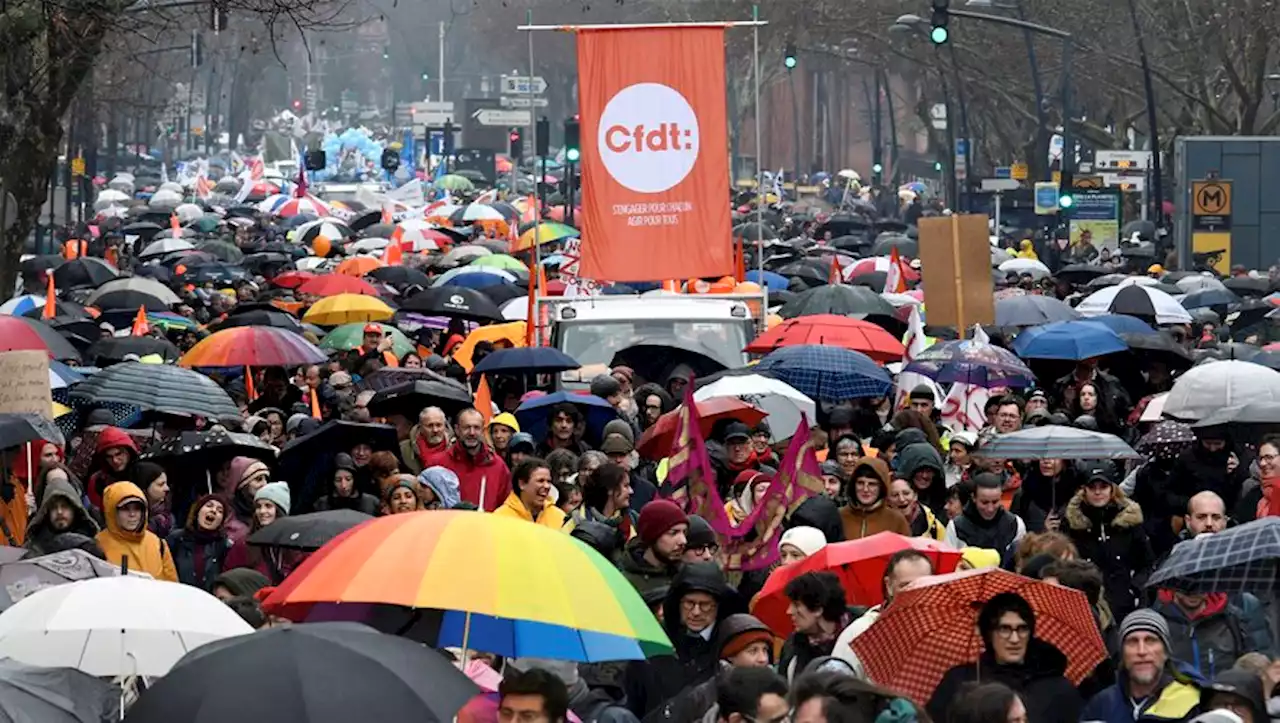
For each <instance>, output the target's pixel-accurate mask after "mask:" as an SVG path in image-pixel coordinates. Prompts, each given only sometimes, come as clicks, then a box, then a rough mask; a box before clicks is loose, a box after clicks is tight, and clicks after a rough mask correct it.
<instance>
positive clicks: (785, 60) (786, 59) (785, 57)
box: [782, 43, 796, 70]
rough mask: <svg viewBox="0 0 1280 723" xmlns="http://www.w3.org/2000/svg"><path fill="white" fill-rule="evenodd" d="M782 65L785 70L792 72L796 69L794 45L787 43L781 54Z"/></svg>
mask: <svg viewBox="0 0 1280 723" xmlns="http://www.w3.org/2000/svg"><path fill="white" fill-rule="evenodd" d="M782 64H783V65H784V66H786V68H787V70H793V69H794V68H795V67H796V44H795V43H787V49H786V50H785V51H783V53H782Z"/></svg>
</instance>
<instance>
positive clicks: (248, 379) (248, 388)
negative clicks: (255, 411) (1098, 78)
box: [244, 367, 258, 402]
mask: <svg viewBox="0 0 1280 723" xmlns="http://www.w3.org/2000/svg"><path fill="white" fill-rule="evenodd" d="M244 395H245V396H246V397H248V398H249V401H251V402H252V401H253V400H255V399H257V398H258V390H257V389H255V388H254V384H253V369H252V368H250V367H245V368H244Z"/></svg>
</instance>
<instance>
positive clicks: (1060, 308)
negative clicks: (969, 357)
mask: <svg viewBox="0 0 1280 723" xmlns="http://www.w3.org/2000/svg"><path fill="white" fill-rule="evenodd" d="M1079 318H1080V314H1079V312H1077V311H1076V310H1075V309H1073V308H1071V307H1070V306H1067V304H1066V303H1065V302H1062V301H1058V300H1057V299H1055V298H1053V297H1052V296H1036V295H1028V296H1014V297H1010V298H1007V299H1001V300H999V301H997V302H996V326H1017V327H1026V326H1039V325H1041V324H1048V323H1050V322H1054V321H1072V320H1074V319H1079Z"/></svg>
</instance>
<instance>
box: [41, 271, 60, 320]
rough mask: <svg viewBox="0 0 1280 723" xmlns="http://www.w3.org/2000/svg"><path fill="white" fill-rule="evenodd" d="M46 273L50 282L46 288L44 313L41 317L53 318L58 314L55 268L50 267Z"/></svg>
mask: <svg viewBox="0 0 1280 723" xmlns="http://www.w3.org/2000/svg"><path fill="white" fill-rule="evenodd" d="M45 275H46V276H48V277H49V284H48V286H46V287H45V290H44V313H43V314H41V317H42V318H45V319H52V318H53V317H55V316H57V314H58V292H57V289H55V288H53V269H49V270H48V271H47V272H46V273H45Z"/></svg>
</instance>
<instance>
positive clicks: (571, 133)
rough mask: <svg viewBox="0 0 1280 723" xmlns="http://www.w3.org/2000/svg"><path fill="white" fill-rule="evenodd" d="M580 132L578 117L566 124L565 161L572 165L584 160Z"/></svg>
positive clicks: (567, 121)
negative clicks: (580, 159) (581, 159)
mask: <svg viewBox="0 0 1280 723" xmlns="http://www.w3.org/2000/svg"><path fill="white" fill-rule="evenodd" d="M580 130H581V129H580V127H579V125H578V117H577V116H574V117H572V118H570V119H569V120H566V121H565V122H564V159H565V160H566V161H568V162H570V163H577V162H578V159H579V158H582V148H581V147H580V146H581V141H580V140H579V135H580Z"/></svg>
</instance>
